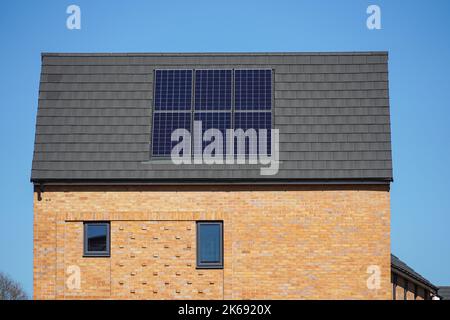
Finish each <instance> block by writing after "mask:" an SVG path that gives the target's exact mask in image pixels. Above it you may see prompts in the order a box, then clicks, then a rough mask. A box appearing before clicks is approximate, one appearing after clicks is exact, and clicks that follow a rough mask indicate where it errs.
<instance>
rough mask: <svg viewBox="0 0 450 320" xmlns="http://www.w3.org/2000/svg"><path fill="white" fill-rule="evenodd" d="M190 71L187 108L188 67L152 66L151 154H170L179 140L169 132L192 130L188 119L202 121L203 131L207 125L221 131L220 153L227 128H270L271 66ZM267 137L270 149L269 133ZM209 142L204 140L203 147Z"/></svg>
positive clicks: (207, 127) (208, 127)
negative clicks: (193, 83)
mask: <svg viewBox="0 0 450 320" xmlns="http://www.w3.org/2000/svg"><path fill="white" fill-rule="evenodd" d="M233 74H234V87H233ZM194 76H195V79H194V80H195V87H194V93H193V94H194V101H195V103H194V108H192V102H191V101H192V81H193V70H155V79H154V81H155V85H154V110H153V111H154V112H153V127H152V155H153V156H156V157H158V156H170V153H171V150H172V148H173V147H174V146H175V144H177V143H178V142H177V141H175V142H172V141H171V135H172V132H173V131H174V130H175V129H180V128H183V129H186V130H188V131H190V132H191V133H192V130H193V128H192V127H193V126H192V123H191V122H192V120H195V121H202V127H203V128H202V130H203V133H204V132H205V131H206V130H208V129H210V128H215V129H218V130H220V131H221V132H222V135H223V138H224V141H223V142H224V145H223V147H224V149H223V152H224V153H225V152H226V151H227V150H225V146H226V143H225V140H226V129H232V128H234V129H243V130H244V131H246V130H248V129H255V130H256V132H257V133H258V130H259V129H267V130H270V129H271V127H272V114H271V108H272V70H269V69H249V70H235V71H233V70H219V69H209V70H195V74H194ZM233 94H234V101H233ZM233 102H234V108H233ZM259 138H260V137H258V140H259ZM267 140H268V141H267V151H268V153H269V154H270V152H271V150H270V148H271V146H270V132H268V135H267ZM209 143H210V142H203V144H202V145H203V147H202V151H203V150H204V148H205V147H206V145H207V144H209ZM258 148H259V146H258ZM236 151H237V150H235V152H236ZM263 151H264V150H263ZM245 152H246V154H248V153H249V148H248V145H247V146H246V151H245ZM258 152H260V151H259V150H258Z"/></svg>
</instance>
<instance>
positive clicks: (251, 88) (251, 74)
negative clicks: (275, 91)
mask: <svg viewBox="0 0 450 320" xmlns="http://www.w3.org/2000/svg"><path fill="white" fill-rule="evenodd" d="M234 91H235V109H236V110H271V108H272V70H269V69H254V70H252V69H248V70H235V71H234Z"/></svg>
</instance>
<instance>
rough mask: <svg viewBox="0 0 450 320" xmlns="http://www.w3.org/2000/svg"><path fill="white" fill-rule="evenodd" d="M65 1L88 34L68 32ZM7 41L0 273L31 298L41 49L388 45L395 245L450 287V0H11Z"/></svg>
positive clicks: (3, 21) (2, 28)
mask: <svg viewBox="0 0 450 320" xmlns="http://www.w3.org/2000/svg"><path fill="white" fill-rule="evenodd" d="M70 4H76V5H78V6H80V8H81V30H68V29H67V28H66V19H67V17H68V14H66V8H67V7H68V6H69V5H70ZM370 4H376V5H379V6H380V8H381V27H382V29H381V30H368V29H367V27H366V19H367V17H368V15H367V14H366V9H367V7H368V5H370ZM0 37H1V44H2V47H1V51H0V64H1V69H0V70H1V72H0V84H1V86H0V101H1V105H0V108H1V109H0V110H1V117H0V121H1V126H0V133H1V134H0V141H1V147H2V148H1V150H2V153H1V157H0V172H1V183H0V270H1V271H4V272H7V273H9V274H10V275H11V276H12V277H13V278H15V279H16V280H18V281H20V282H21V283H23V285H24V286H25V288H26V290H27V291H28V293H29V294H30V295H31V293H32V272H33V267H32V261H33V259H32V258H33V242H32V239H33V203H32V192H33V191H32V185H31V183H30V181H29V179H30V168H31V160H32V153H33V141H34V131H35V116H36V109H37V102H38V85H39V73H40V53H41V52H161V51H163V52H164V51H168V52H170V51H182V52H183V51H184V52H204V51H225V52H226V51H252V52H253V51H359V50H361V51H371V50H387V51H389V81H390V85H389V86H390V98H391V100H390V101H391V120H392V141H393V144H392V146H393V165H394V180H395V181H394V183H393V184H392V189H391V191H392V192H391V208H392V232H391V239H392V252H393V253H395V254H396V255H397V256H399V257H400V258H401V259H403V260H404V261H405V262H407V263H408V264H409V265H410V266H412V267H413V268H414V269H415V270H416V271H418V272H420V273H421V274H422V275H423V276H425V277H426V278H428V279H429V280H431V281H432V282H433V283H434V284H437V285H450V236H449V234H448V233H449V227H450V169H449V167H450V151H449V141H448V139H449V138H450V126H449V124H448V121H449V120H450V79H449V75H450V41H449V39H450V1H447V0H442V1H412V0H410V1H381V0H373V1H364V0H361V1H356V0H354V1H350V0H349V1H336V0H329V1H325V0H309V1H301V0H293V1H281V0H278V1H264V0H252V1H244V0H240V1H234V0H226V1H212V0H209V1H195V0H191V1H186V0H183V1H168V0H166V1H144V0H142V1H133V0H128V1H111V0H108V1H107V0H102V1H98V0H97V1H92V0H89V1H88V0H72V1H65V0H59V1H42V0H41V1H21V0H15V1H8V3H6V1H5V2H2V5H1V6H0Z"/></svg>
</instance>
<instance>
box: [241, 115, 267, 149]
mask: <svg viewBox="0 0 450 320" xmlns="http://www.w3.org/2000/svg"><path fill="white" fill-rule="evenodd" d="M271 128H272V113H271V112H236V113H235V114H234V129H235V130H237V129H242V130H244V131H247V130H248V129H255V130H256V132H257V133H258V130H259V129H267V149H266V151H267V154H270V153H271V136H270V129H271ZM260 138H261V137H260V136H259V137H258V146H257V151H258V154H259V153H260V152H263V151H264V150H261V151H260V150H259V139H260ZM235 154H237V146H236V145H235ZM245 154H246V155H248V154H249V147H248V145H247V144H246V147H245Z"/></svg>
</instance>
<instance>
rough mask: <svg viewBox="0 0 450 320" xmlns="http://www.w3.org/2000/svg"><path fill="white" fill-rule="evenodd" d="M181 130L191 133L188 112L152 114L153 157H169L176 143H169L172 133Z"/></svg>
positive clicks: (189, 114)
mask: <svg viewBox="0 0 450 320" xmlns="http://www.w3.org/2000/svg"><path fill="white" fill-rule="evenodd" d="M181 128H182V129H186V130H188V131H189V132H190V131H191V113H190V112H156V113H154V115H153V131H152V132H153V133H152V137H153V144H152V154H153V155H154V156H170V153H171V151H172V148H173V147H174V146H175V145H176V144H177V143H178V142H177V141H175V142H172V141H171V135H172V132H173V131H174V130H176V129H181Z"/></svg>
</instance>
